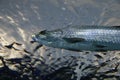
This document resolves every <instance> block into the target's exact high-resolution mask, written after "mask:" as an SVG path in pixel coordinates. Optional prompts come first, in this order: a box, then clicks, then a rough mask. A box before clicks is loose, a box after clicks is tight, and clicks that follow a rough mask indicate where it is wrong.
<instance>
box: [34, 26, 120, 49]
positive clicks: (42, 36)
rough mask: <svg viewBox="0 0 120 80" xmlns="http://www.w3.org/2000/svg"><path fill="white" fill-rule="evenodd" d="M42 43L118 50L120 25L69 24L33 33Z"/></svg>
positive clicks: (53, 45) (57, 46)
mask: <svg viewBox="0 0 120 80" xmlns="http://www.w3.org/2000/svg"><path fill="white" fill-rule="evenodd" d="M32 38H33V40H34V41H36V42H39V43H40V44H42V45H46V46H50V47H54V48H61V49H67V50H72V51H109V50H110V51H113V50H120V26H70V27H65V28H62V29H56V30H51V31H46V30H45V31H41V32H39V33H38V34H35V35H34V36H33V37H32Z"/></svg>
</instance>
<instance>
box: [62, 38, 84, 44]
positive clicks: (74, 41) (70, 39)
mask: <svg viewBox="0 0 120 80" xmlns="http://www.w3.org/2000/svg"><path fill="white" fill-rule="evenodd" d="M63 39H64V40H65V41H67V42H69V43H77V42H83V41H85V39H84V38H63Z"/></svg>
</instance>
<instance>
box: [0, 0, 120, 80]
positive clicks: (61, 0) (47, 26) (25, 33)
mask: <svg viewBox="0 0 120 80" xmlns="http://www.w3.org/2000/svg"><path fill="white" fill-rule="evenodd" d="M68 25H120V1H119V0H0V45H1V46H4V45H8V44H11V43H12V42H18V43H21V44H22V46H21V47H19V46H17V45H15V46H14V47H15V48H17V49H20V50H22V49H26V50H28V51H32V50H33V49H34V48H35V46H36V45H37V43H36V44H30V41H31V35H32V34H34V33H36V32H39V31H41V30H52V29H56V28H63V27H65V26H68ZM44 48H47V49H50V50H48V51H46V50H45V49H44ZM3 49H4V48H3ZM3 49H2V48H1V56H3V55H7V58H16V57H17V58H18V57H22V55H20V54H19V53H18V52H16V51H14V50H12V51H11V52H10V51H9V50H8V51H7V50H6V49H4V52H3V53H6V54H3V53H2V51H3ZM9 53H11V54H9ZM13 53H14V54H13ZM48 53H52V55H51V57H54V58H63V56H81V57H84V59H81V60H79V61H78V64H79V66H80V64H81V63H82V62H85V65H89V64H92V62H94V65H98V64H99V63H101V62H104V61H106V60H112V59H113V58H111V57H113V56H116V55H117V57H118V58H120V56H118V53H119V52H108V53H106V54H107V55H103V54H101V53H99V52H98V53H96V52H89V54H86V53H85V52H83V53H82V52H80V53H78V52H72V51H67V50H60V49H54V48H49V47H45V46H44V47H42V48H41V49H39V50H38V51H37V52H36V53H34V55H35V56H36V57H39V56H43V57H44V58H45V59H46V60H47V61H46V63H48V64H50V62H49V58H51V57H49V58H48V56H47V55H48ZM115 53H117V54H116V55H115ZM97 54H100V55H102V57H103V58H102V59H99V60H98V61H96V60H97V59H98V56H97V58H96V57H95V55H97ZM108 55H109V56H108ZM90 60H91V61H90ZM95 61H96V62H95ZM114 62H118V63H119V59H118V60H117V61H116V60H115V61H113V63H114ZM92 65H93V64H92ZM110 66H111V64H110ZM83 67H84V66H83ZM102 69H103V70H104V68H102ZM105 69H109V67H107V68H105ZM76 70H77V76H78V80H79V79H81V76H83V75H86V72H85V73H83V72H82V71H81V70H82V68H81V69H78V68H76ZM103 70H101V71H103ZM119 71H120V70H119ZM119 71H118V73H120V72H119ZM81 72H82V73H81ZM117 75H118V76H120V74H117ZM66 80H67V79H66ZM111 80H113V79H111ZM115 80H116V79H115ZM118 80H119V79H118Z"/></svg>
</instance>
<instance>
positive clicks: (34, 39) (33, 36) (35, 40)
mask: <svg viewBox="0 0 120 80" xmlns="http://www.w3.org/2000/svg"><path fill="white" fill-rule="evenodd" d="M35 42H37V39H36V35H32V40H31V41H30V43H35Z"/></svg>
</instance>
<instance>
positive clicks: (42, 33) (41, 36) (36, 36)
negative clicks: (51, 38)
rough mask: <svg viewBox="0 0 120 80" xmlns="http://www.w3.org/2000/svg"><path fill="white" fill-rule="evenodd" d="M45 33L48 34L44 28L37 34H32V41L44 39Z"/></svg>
mask: <svg viewBox="0 0 120 80" xmlns="http://www.w3.org/2000/svg"><path fill="white" fill-rule="evenodd" d="M47 35H48V34H47V31H46V30H43V31H40V32H39V33H37V34H33V35H32V41H33V42H40V41H41V40H45V39H46V38H47Z"/></svg>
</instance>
